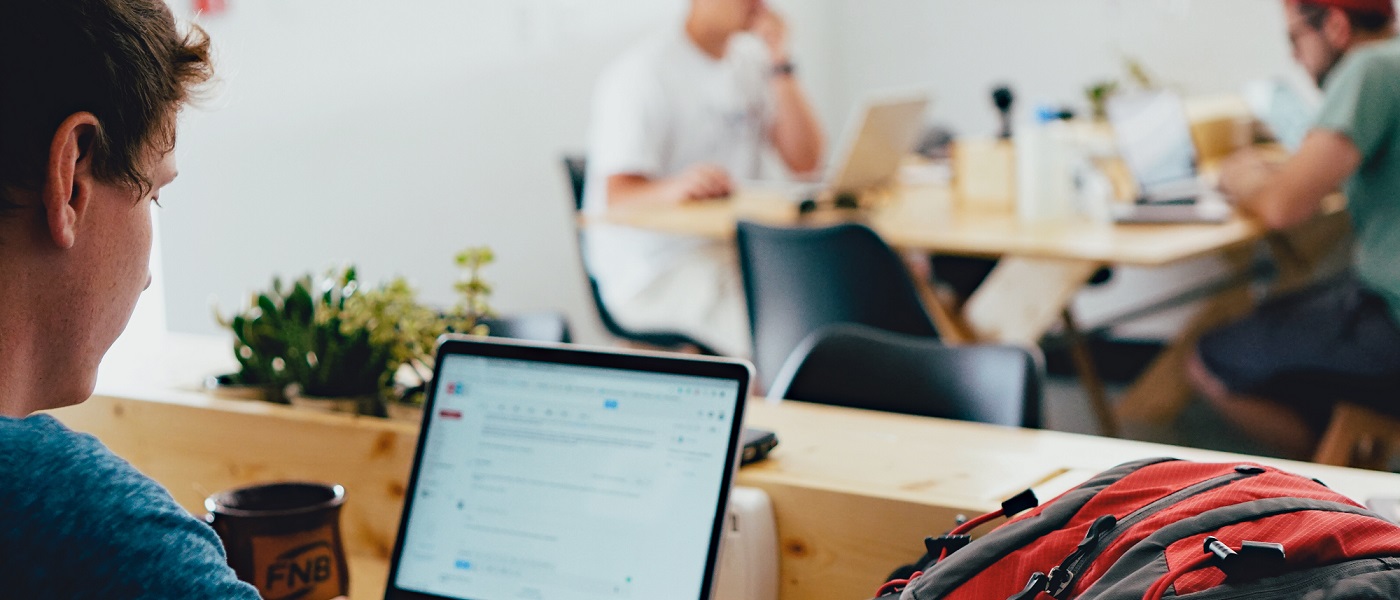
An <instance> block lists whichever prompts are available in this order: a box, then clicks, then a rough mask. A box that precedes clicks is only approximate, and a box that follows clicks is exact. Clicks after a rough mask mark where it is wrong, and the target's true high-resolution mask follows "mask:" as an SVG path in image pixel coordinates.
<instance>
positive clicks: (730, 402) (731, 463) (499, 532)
mask: <svg viewBox="0 0 1400 600" xmlns="http://www.w3.org/2000/svg"><path fill="white" fill-rule="evenodd" d="M750 373H751V368H750V367H749V366H748V365H747V363H744V362H741V361H732V360H722V359H708V358H686V357H676V356H671V355H661V354H648V353H630V352H627V353H624V352H613V351H607V350H594V349H581V348H578V347H570V346H562V345H549V344H535V343H521V342H511V341H504V340H499V339H495V338H492V339H489V340H488V339H485V338H473V337H460V338H451V339H447V340H446V341H444V342H443V343H442V344H441V345H440V347H439V350H438V360H437V366H436V368H435V374H434V380H433V381H434V385H433V386H432V389H431V391H430V394H429V398H428V401H427V405H426V407H425V411H424V412H425V416H424V422H423V429H422V435H421V436H420V437H419V442H418V451H417V455H416V457H415V459H414V463H413V472H412V476H411V478H410V480H409V487H408V491H407V497H406V500H405V504H404V509H403V515H402V518H401V521H400V524H399V535H398V541H397V543H396V544H395V547H394V553H393V558H392V563H391V571H390V574H389V585H388V586H387V587H388V589H387V590H386V592H385V596H384V597H385V599H386V600H402V599H452V600H467V599H471V600H517V599H520V598H538V599H556V600H601V599H604V598H607V599H617V598H635V599H639V600H640V599H649V598H676V599H684V600H695V599H698V600H707V599H709V598H711V593H712V592H711V588H712V587H713V584H714V580H715V569H716V565H717V560H718V557H719V543H720V539H721V533H722V529H723V527H722V523H723V522H724V515H725V508H726V503H727V499H728V493H729V489H730V485H731V482H732V479H733V476H734V473H735V469H736V466H737V464H738V454H737V452H738V442H739V436H740V430H741V427H740V424H741V423H742V420H743V408H744V399H745V398H746V397H747V395H748V391H749V379H750Z"/></svg>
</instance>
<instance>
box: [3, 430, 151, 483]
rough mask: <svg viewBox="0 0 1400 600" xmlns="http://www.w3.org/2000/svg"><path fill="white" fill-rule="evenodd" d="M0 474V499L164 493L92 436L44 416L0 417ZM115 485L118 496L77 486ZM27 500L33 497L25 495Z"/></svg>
mask: <svg viewBox="0 0 1400 600" xmlns="http://www.w3.org/2000/svg"><path fill="white" fill-rule="evenodd" d="M0 477H3V478H4V479H5V481H7V482H11V483H16V484H20V483H24V482H28V483H29V485H13V486H7V487H6V489H4V490H0V503H5V502H6V501H8V502H10V503H14V502H19V503H24V501H25V499H24V497H25V496H31V497H34V498H37V497H45V498H46V499H52V497H53V496H51V495H48V494H53V493H58V494H60V495H61V496H63V497H66V498H67V500H68V501H69V502H75V503H82V502H84V501H93V502H96V501H99V500H100V499H102V498H112V497H123V496H126V497H130V496H134V495H164V489H163V488H161V487H160V485H159V484H157V483H155V482H154V481H151V480H150V479H148V478H146V477H145V476H144V475H141V474H140V473H139V472H138V471H137V470H136V469H135V468H134V467H132V466H131V465H130V464H129V463H127V462H126V461H125V460H122V459H121V458H119V457H117V455H115V454H113V453H112V452H111V451H110V450H108V449H107V447H106V446H104V445H103V444H102V442H99V441H98V440H97V438H94V437H92V436H91V435H88V434H85V433H78V432H75V431H73V430H71V429H69V428H67V427H65V426H64V425H63V424H62V423H59V422H58V420H56V419H54V418H53V417H50V416H47V415H37V416H32V417H28V418H25V419H0ZM93 488H100V489H109V490H111V489H113V488H125V489H120V491H121V492H123V494H122V496H116V495H110V496H109V495H106V494H100V495H96V496H92V497H88V496H85V495H83V494H81V493H80V492H79V490H87V489H93ZM31 499H33V498H31Z"/></svg>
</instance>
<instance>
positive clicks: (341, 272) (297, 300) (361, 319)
mask: <svg viewBox="0 0 1400 600" xmlns="http://www.w3.org/2000/svg"><path fill="white" fill-rule="evenodd" d="M493 260H494V256H493V255H492V253H491V250H490V249H489V248H471V249H467V250H464V251H462V252H461V253H459V254H458V255H457V256H456V264H457V266H458V268H459V269H460V271H461V275H460V276H459V280H458V281H457V282H456V284H455V286H454V287H455V290H456V291H457V293H458V295H459V296H460V299H459V302H458V303H457V304H456V305H455V306H454V307H453V308H452V309H451V310H448V311H439V310H437V309H435V308H433V307H430V306H426V305H424V304H422V303H421V302H419V301H418V294H417V291H416V290H414V289H413V287H412V286H410V285H409V283H408V281H407V280H405V279H404V278H402V277H398V278H395V279H393V280H391V281H389V282H388V283H385V284H382V285H380V286H377V287H367V286H365V285H364V284H363V283H362V282H361V281H360V280H359V276H358V273H357V271H356V269H355V268H354V267H353V266H349V267H345V268H342V269H338V270H331V271H329V272H327V273H326V274H325V275H324V276H322V277H320V278H313V277H311V276H310V275H306V276H303V277H301V278H298V279H296V280H295V281H293V282H292V283H291V285H290V286H287V287H284V286H283V284H282V282H281V280H280V279H274V280H273V284H272V289H271V290H269V291H265V292H261V293H258V294H255V295H254V297H253V301H252V302H251V303H250V307H249V308H248V309H247V310H245V311H244V312H243V313H240V314H238V315H235V316H234V317H232V318H230V319H227V320H225V319H222V318H220V319H219V322H220V323H221V324H223V325H224V326H225V327H228V328H229V329H230V330H231V331H233V333H234V353H235V355H236V356H237V357H238V361H239V364H240V371H239V373H238V378H239V379H240V381H246V382H258V383H260V384H267V385H269V386H281V385H285V384H288V383H295V384H297V386H299V387H300V392H301V394H303V395H306V396H313V397H322V398H373V399H374V401H373V402H372V403H367V404H366V405H365V406H363V407H362V411H363V412H368V413H371V414H378V413H380V412H381V411H382V408H381V407H380V405H379V403H380V402H381V401H382V400H383V399H386V398H394V397H399V396H404V399H405V400H408V401H409V402H412V401H413V399H414V398H415V395H413V394H411V393H410V394H405V393H404V392H402V391H400V390H403V389H405V388H408V389H412V386H414V385H415V384H421V382H422V381H423V380H425V379H426V378H427V374H430V373H431V370H430V367H429V366H428V365H430V364H431V362H432V352H433V349H434V347H435V345H436V343H437V339H438V337H440V336H441V335H442V334H444V333H449V332H470V333H485V331H484V328H483V327H482V326H480V325H479V324H478V320H479V319H480V318H481V317H483V316H487V315H489V314H490V313H491V309H490V306H489V304H488V298H489V296H490V294H491V286H490V285H489V284H488V283H487V282H486V281H485V280H484V278H483V277H482V269H483V267H485V266H486V265H488V264H490V263H491V262H492V261H493ZM404 374H406V375H407V378H408V379H409V381H407V382H400V381H399V379H400V376H401V375H404ZM420 387H421V386H420ZM417 399H418V401H419V402H421V397H417Z"/></svg>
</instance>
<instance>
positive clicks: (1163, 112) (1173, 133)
mask: <svg viewBox="0 0 1400 600" xmlns="http://www.w3.org/2000/svg"><path fill="white" fill-rule="evenodd" d="M1108 118H1109V121H1110V123H1111V124H1112V125H1113V131H1114V135H1115V137H1116V138H1117V140H1118V151H1119V154H1120V156H1122V158H1123V162H1124V164H1125V165H1127V167H1128V170H1129V172H1131V173H1132V174H1133V178H1134V179H1136V180H1137V184H1138V189H1139V194H1138V198H1137V201H1136V202H1135V203H1133V204H1131V205H1117V206H1115V207H1114V213H1113V216H1114V219H1115V220H1117V221H1119V222H1129V223H1132V222H1221V221H1224V220H1227V219H1228V218H1229V216H1230V214H1231V211H1230V208H1229V205H1228V204H1226V203H1225V199H1224V197H1223V196H1222V195H1221V194H1220V193H1219V192H1218V191H1216V189H1215V186H1214V184H1213V183H1212V182H1209V181H1207V180H1205V179H1204V178H1202V177H1201V176H1200V174H1199V173H1198V172H1197V169H1196V143H1195V141H1194V140H1193V139H1192V137H1191V123H1190V121H1189V120H1188V119H1187V116H1186V107H1185V104H1184V103H1183V102H1182V100H1181V97H1180V96H1178V95H1176V94H1175V93H1172V92H1167V91H1149V92H1142V93H1137V94H1125V95H1120V96H1115V97H1114V98H1113V99H1112V100H1110V101H1109V103H1108Z"/></svg>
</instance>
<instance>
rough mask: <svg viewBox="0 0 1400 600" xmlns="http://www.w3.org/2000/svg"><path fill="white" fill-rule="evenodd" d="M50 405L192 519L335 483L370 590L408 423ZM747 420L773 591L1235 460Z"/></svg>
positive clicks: (136, 403)
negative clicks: (1125, 474)
mask: <svg viewBox="0 0 1400 600" xmlns="http://www.w3.org/2000/svg"><path fill="white" fill-rule="evenodd" d="M53 414H54V415H55V416H57V417H58V418H59V419H61V420H62V421H64V422H65V423H67V424H68V425H69V426H71V427H73V428H75V429H77V430H80V431H86V432H90V433H92V434H94V435H96V436H97V437H98V438H100V439H101V440H102V441H103V442H105V443H106V444H107V445H108V446H109V447H110V448H111V449H112V450H113V451H115V452H116V453H117V454H119V455H121V456H122V457H124V458H126V459H127V460H129V461H131V462H132V464H134V465H135V466H136V467H137V468H139V469H140V470H141V471H142V472H144V473H146V474H148V475H150V476H151V477H153V478H155V479H156V480H157V481H159V482H161V483H162V484H163V485H165V486H166V487H167V488H168V489H169V490H170V491H171V493H172V494H173V495H174V497H175V499H176V500H177V501H178V502H179V503H180V504H181V505H183V506H185V507H186V508H188V509H189V510H190V511H192V512H194V513H196V514H200V513H202V512H203V507H202V501H203V499H204V498H205V497H206V496H208V495H209V494H211V493H213V492H216V491H219V490H222V489H226V488H229V487H234V486H239V485H246V484H251V483H258V482H267V481H274V480H286V479H309V480H319V481H333V482H337V483H341V484H343V485H344V486H345V487H346V489H347V502H346V504H345V509H344V512H343V515H342V523H343V528H344V533H345V540H346V544H347V551H348V552H349V554H350V555H351V557H352V565H351V568H352V597H353V599H354V600H370V599H377V598H380V597H382V593H383V592H382V590H383V586H384V582H385V580H386V576H387V565H386V561H387V558H388V556H389V554H390V552H391V549H392V545H393V541H394V538H395V534H396V528H397V525H398V519H399V512H400V510H401V507H402V503H403V498H404V493H405V484H406V480H407V477H408V472H409V469H410V465H411V463H412V458H413V452H414V449H415V442H416V438H417V431H416V427H415V426H413V425H407V424H402V423H395V422H390V421H386V420H382V419H375V418H367V417H348V416H337V415H321V414H314V413H308V412H305V411H301V410H296V409H292V408H288V407H283V406H275V405H271V404H265V403H260V402H249V401H237V400H224V399H219V398H213V397H210V396H207V395H204V394H200V393H192V392H184V391H180V390H172V389H159V388H153V389H146V390H141V389H136V388H128V389H126V390H124V391H117V392H104V393H103V394H100V395H98V396H96V397H94V398H92V399H91V400H89V401H88V402H86V403H84V404H82V405H79V406H75V407H69V408H64V409H60V410H57V411H54V413H53ZM746 421H747V424H749V425H753V426H758V427H764V428H768V429H773V430H776V431H777V432H778V434H779V436H780V437H781V439H782V443H781V445H780V446H779V447H778V448H777V449H776V450H775V451H774V452H773V454H772V457H771V458H770V459H769V460H768V461H766V462H764V463H761V464H758V465H754V466H751V467H746V468H744V469H742V470H741V471H740V474H739V478H738V481H737V483H738V485H742V486H750V487H756V488H760V489H763V490H764V491H766V492H767V493H768V495H769V496H770V497H771V498H772V501H773V505H774V511H775V514H776V517H777V524H778V533H779V536H780V540H781V541H780V548H779V549H778V551H779V552H780V561H781V562H780V568H781V571H782V583H781V597H782V599H783V600H797V599H803V600H838V599H839V600H852V599H858V598H866V597H869V596H870V594H871V592H873V591H874V588H875V586H876V585H878V583H880V580H881V579H882V578H883V577H884V576H885V575H886V574H887V573H888V571H889V570H890V569H891V568H893V567H894V566H897V565H899V564H902V563H905V562H908V561H910V560H912V559H914V558H916V557H917V556H918V555H919V554H920V553H921V551H922V547H923V546H922V540H923V538H924V537H925V536H926V535H929V534H936V533H940V532H942V531H943V530H945V529H946V528H948V527H949V526H950V525H951V523H952V522H953V519H954V517H955V516H956V515H957V514H968V515H972V514H977V513H982V512H985V511H989V510H993V509H994V508H995V507H997V506H998V505H999V503H1000V501H1001V500H1002V499H1004V498H1006V497H1009V496H1011V495H1013V494H1015V493H1017V492H1019V491H1020V490H1023V489H1025V488H1028V487H1029V488H1035V489H1037V490H1038V491H1039V492H1040V494H1041V497H1042V498H1048V497H1051V496H1053V495H1055V494H1057V493H1058V492H1061V491H1063V490H1065V489H1068V488H1069V487H1070V486H1072V485H1075V484H1077V483H1079V482H1081V481H1083V480H1084V479H1086V478H1087V477H1088V476H1089V475H1091V474H1093V473H1094V472H1097V471H1099V470H1102V469H1105V468H1107V467H1110V466H1112V465H1114V464H1117V463H1121V462H1124V461H1128V460H1134V459H1139V458H1145V457H1151V456H1177V457H1183V458H1191V459H1198V460H1215V461H1229V462H1234V461H1240V460H1246V457H1241V456H1238V455H1229V454H1222V453H1216V452H1207V451H1200V450H1190V449H1185V448H1176V447H1170V446H1161V445H1155V444H1146V443H1140V442H1131V441H1124V440H1115V439H1108V438H1098V437H1090V436H1080V435H1073V434H1066V433H1057V432H1048V431H1028V430H1018V429H1010V428H1002V427H995V426H990V425H979V424H972V423H960V422H952V421H942V420H936V419H928V418H921V417H909V416H902V415H892V414H885V413H875V412H867V411H859V410H852V409H844V408H835V407H827V406H818V405H808V404H802V403H796V402H787V403H783V404H780V405H774V404H767V403H765V402H763V401H761V400H756V401H754V402H751V403H750V407H749V409H748V418H747V419H746ZM1263 462H1268V463H1271V464H1277V465H1279V466H1282V467H1285V468H1288V469H1291V470H1294V471H1297V472H1300V473H1304V474H1307V475H1309V476H1314V477H1320V478H1322V479H1323V480H1324V481H1326V482H1327V483H1329V484H1331V485H1333V486H1335V487H1336V489H1338V490H1340V491H1342V492H1344V493H1347V494H1350V495H1352V496H1353V497H1355V498H1358V499H1364V498H1367V497H1370V496H1374V495H1394V494H1396V493H1400V476H1397V475H1393V474H1388V473H1377V472H1370V471H1359V470H1353V469H1344V468H1338V467H1325V466H1319V465H1312V464H1303V463H1290V462H1287V461H1277V460H1264V461H1263ZM731 600H733V599H731Z"/></svg>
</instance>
